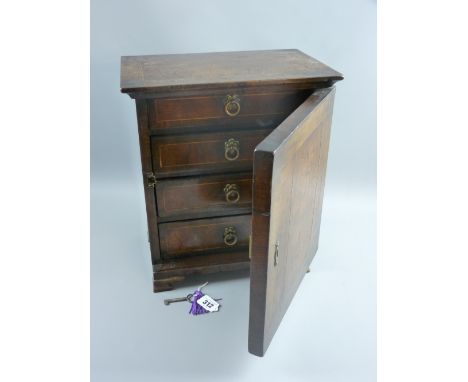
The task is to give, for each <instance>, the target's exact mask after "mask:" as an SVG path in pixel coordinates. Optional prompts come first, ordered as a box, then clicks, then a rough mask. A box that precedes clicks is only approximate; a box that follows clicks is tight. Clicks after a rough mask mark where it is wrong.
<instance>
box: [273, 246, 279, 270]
mask: <svg viewBox="0 0 468 382" xmlns="http://www.w3.org/2000/svg"><path fill="white" fill-rule="evenodd" d="M278 247H279V242H277V243H276V244H275V256H274V263H273V264H274V265H275V267H276V266H277V265H278V258H279V251H278Z"/></svg>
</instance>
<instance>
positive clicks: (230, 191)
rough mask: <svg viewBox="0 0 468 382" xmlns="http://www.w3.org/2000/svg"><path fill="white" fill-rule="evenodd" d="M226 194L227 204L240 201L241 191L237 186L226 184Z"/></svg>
mask: <svg viewBox="0 0 468 382" xmlns="http://www.w3.org/2000/svg"><path fill="white" fill-rule="evenodd" d="M224 194H225V196H226V202H228V203H231V204H235V203H237V202H238V201H239V199H240V193H239V189H238V187H237V184H226V186H225V187H224Z"/></svg>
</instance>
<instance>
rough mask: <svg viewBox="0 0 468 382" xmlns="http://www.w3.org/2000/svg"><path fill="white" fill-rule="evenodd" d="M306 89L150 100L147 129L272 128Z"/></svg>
mask: <svg viewBox="0 0 468 382" xmlns="http://www.w3.org/2000/svg"><path fill="white" fill-rule="evenodd" d="M309 93H310V90H295V91H292V90H291V91H288V92H270V93H266V92H258V93H247V94H242V93H241V92H238V91H235V90H230V91H226V92H224V93H222V94H215V95H206V96H190V97H178V98H161V99H154V100H152V101H150V108H149V110H150V114H149V118H150V127H151V129H152V130H154V131H156V132H160V133H166V132H171V131H174V130H177V129H178V128H183V127H192V126H193V127H195V126H204V127H209V126H211V127H216V125H218V126H221V127H223V128H225V127H226V126H228V127H229V126H230V127H233V126H242V125H245V126H249V127H274V126H275V125H277V124H279V123H280V122H281V121H282V120H284V118H286V116H288V115H289V114H291V113H292V112H293V111H294V110H295V109H296V108H297V107H298V106H299V105H300V104H301V103H302V102H303V101H304V100H305V99H306V97H307V96H308V95H309Z"/></svg>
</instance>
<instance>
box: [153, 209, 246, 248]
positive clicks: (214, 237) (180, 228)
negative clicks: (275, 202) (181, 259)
mask: <svg viewBox="0 0 468 382" xmlns="http://www.w3.org/2000/svg"><path fill="white" fill-rule="evenodd" d="M250 229H251V215H240V216H229V217H223V218H213V219H199V220H191V221H184V222H176V223H163V224H160V225H159V240H160V246H161V254H162V255H163V256H164V257H173V256H181V255H192V254H200V253H204V252H213V251H221V250H226V249H238V248H242V247H247V246H248V245H249V235H250Z"/></svg>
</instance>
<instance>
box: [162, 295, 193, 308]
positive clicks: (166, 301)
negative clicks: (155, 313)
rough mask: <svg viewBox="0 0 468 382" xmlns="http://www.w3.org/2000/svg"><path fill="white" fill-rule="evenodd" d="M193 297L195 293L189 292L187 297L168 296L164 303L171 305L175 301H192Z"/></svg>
mask: <svg viewBox="0 0 468 382" xmlns="http://www.w3.org/2000/svg"><path fill="white" fill-rule="evenodd" d="M192 297H193V294H191V293H190V294H188V295H187V296H185V297H178V298H168V299H165V300H164V305H169V304H172V303H173V302H181V301H187V302H192V301H191V300H192Z"/></svg>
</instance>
